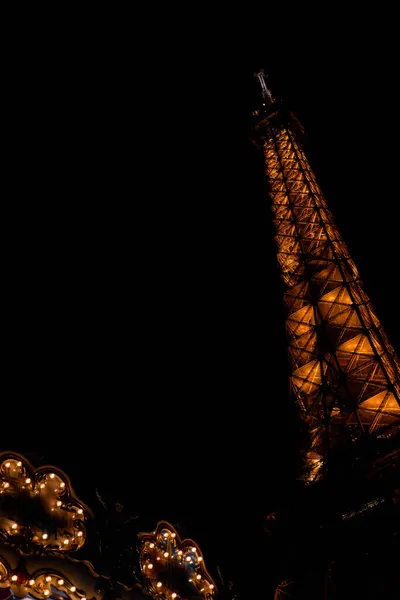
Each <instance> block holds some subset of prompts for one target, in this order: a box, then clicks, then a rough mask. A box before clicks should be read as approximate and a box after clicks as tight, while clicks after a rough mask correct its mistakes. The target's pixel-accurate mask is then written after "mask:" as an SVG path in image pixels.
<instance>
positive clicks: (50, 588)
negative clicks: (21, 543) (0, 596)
mask: <svg viewBox="0 0 400 600" xmlns="http://www.w3.org/2000/svg"><path fill="white" fill-rule="evenodd" d="M78 586H79V584H78V582H74V581H71V580H70V579H69V578H68V577H66V576H65V575H63V574H62V573H61V572H59V571H58V572H56V571H54V570H49V569H39V570H37V571H35V572H33V573H30V572H29V571H28V570H27V569H26V568H25V565H23V563H21V562H20V563H19V564H18V566H17V567H16V568H14V569H13V568H12V567H11V566H10V565H9V564H8V562H7V560H6V559H5V558H4V557H0V588H10V589H11V591H12V593H13V595H14V597H17V598H24V597H26V596H28V595H29V596H32V597H33V598H37V599H40V600H46V599H47V598H54V597H55V596H56V595H57V597H58V598H69V599H70V600H87V595H86V592H85V590H83V589H80V588H79V587H78Z"/></svg>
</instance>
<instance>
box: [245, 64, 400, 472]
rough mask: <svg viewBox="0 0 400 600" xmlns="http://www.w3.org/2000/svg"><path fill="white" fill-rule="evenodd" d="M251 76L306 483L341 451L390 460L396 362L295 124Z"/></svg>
mask: <svg viewBox="0 0 400 600" xmlns="http://www.w3.org/2000/svg"><path fill="white" fill-rule="evenodd" d="M256 77H258V79H259V81H260V84H261V88H262V95H263V104H262V107H261V108H260V110H257V111H255V113H254V117H255V123H254V141H255V143H256V144H257V145H258V146H259V147H261V148H262V150H263V153H264V157H265V164H266V173H267V177H268V182H269V195H270V198H271V201H272V213H273V222H274V225H275V230H276V235H275V241H276V245H277V256H278V261H279V265H280V272H281V277H282V279H283V284H284V302H285V306H286V310H287V318H286V330H287V336H288V344H289V361H290V370H291V374H290V382H291V390H292V393H293V395H294V398H295V402H296V404H297V406H298V409H299V413H300V415H301V417H302V419H303V421H304V422H305V423H306V425H307V430H308V443H307V448H306V449H305V452H304V454H305V460H304V473H303V478H304V479H305V480H306V481H314V480H317V479H321V478H322V477H323V475H324V473H326V472H327V471H328V470H329V464H333V463H330V459H333V457H335V456H337V455H338V453H340V452H342V454H343V452H344V449H345V448H351V447H353V450H354V448H359V447H361V446H362V447H364V448H365V447H366V445H367V446H369V447H370V446H373V447H375V446H376V444H380V443H381V444H384V445H385V444H386V446H387V447H390V448H391V450H390V452H389V453H386V454H389V455H390V460H392V459H393V457H394V456H397V455H398V435H399V429H400V428H399V425H400V363H399V360H398V358H397V357H396V355H395V353H394V350H393V348H392V347H391V345H390V344H389V342H388V339H387V337H386V334H385V332H384V330H383V328H382V326H381V324H380V322H379V320H378V317H377V315H376V313H375V311H374V309H373V307H372V305H371V302H370V300H369V298H368V297H367V295H366V294H365V292H364V290H363V286H362V282H361V280H360V277H359V274H358V272H357V269H356V266H355V264H354V262H353V261H352V259H351V257H350V255H349V252H348V250H347V248H346V245H345V243H344V242H343V240H342V238H341V236H340V233H339V231H338V229H337V226H336V224H335V222H334V219H333V216H332V214H331V212H330V211H329V209H328V206H327V203H326V200H325V198H324V196H323V194H322V192H321V190H320V188H319V185H318V183H317V181H316V178H315V175H314V173H313V171H312V169H311V167H310V165H309V162H308V160H307V157H306V155H305V153H304V151H303V149H302V146H301V137H302V127H301V125H300V124H299V122H298V121H297V120H296V118H295V116H294V115H293V114H292V113H290V112H289V111H288V110H287V109H286V108H285V106H284V105H283V103H282V102H279V101H276V100H275V99H274V98H273V97H272V95H271V92H270V90H269V89H268V87H267V85H266V81H265V76H264V72H263V71H260V72H259V73H257V74H256ZM395 438H396V440H395ZM365 442H366V444H365ZM390 444H391V445H390ZM393 448H395V450H394V451H393ZM396 448H397V450H396ZM334 460H335V459H334Z"/></svg>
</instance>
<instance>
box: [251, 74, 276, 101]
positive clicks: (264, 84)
mask: <svg viewBox="0 0 400 600" xmlns="http://www.w3.org/2000/svg"><path fill="white" fill-rule="evenodd" d="M254 77H257V79H258V81H259V82H260V85H261V93H262V97H263V100H264V102H265V104H267V105H268V104H272V94H271V92H270V90H269V89H268V87H267V82H266V79H267V75H265V73H264V69H260V70H259V72H258V73H254Z"/></svg>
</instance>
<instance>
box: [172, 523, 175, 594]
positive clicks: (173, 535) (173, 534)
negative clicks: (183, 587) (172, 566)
mask: <svg viewBox="0 0 400 600" xmlns="http://www.w3.org/2000/svg"><path fill="white" fill-rule="evenodd" d="M171 537H176V533H171ZM175 596H176V594H175ZM175 596H174V595H173V594H172V597H173V598H175Z"/></svg>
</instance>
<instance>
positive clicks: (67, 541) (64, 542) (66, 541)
mask: <svg viewBox="0 0 400 600" xmlns="http://www.w3.org/2000/svg"><path fill="white" fill-rule="evenodd" d="M63 544H65V545H66V546H67V545H68V544H69V540H68V539H67V538H65V540H63Z"/></svg>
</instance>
